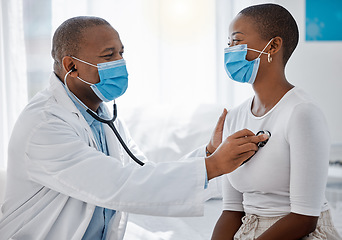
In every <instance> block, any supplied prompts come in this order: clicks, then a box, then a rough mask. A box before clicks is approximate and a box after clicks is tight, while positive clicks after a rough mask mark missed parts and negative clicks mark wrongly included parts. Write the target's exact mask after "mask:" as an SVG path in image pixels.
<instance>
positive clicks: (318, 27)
mask: <svg viewBox="0 0 342 240" xmlns="http://www.w3.org/2000/svg"><path fill="white" fill-rule="evenodd" d="M306 41H342V0H324V1H322V0H306Z"/></svg>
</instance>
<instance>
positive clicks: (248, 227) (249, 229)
mask: <svg viewBox="0 0 342 240" xmlns="http://www.w3.org/2000/svg"><path fill="white" fill-rule="evenodd" d="M281 218H283V216H280V217H260V216H256V215H252V214H247V215H246V216H244V217H243V218H242V225H241V227H240V229H239V230H238V231H237V232H236V234H235V236H234V240H254V239H255V238H257V237H259V236H260V235H261V234H262V233H264V232H265V231H266V230H267V229H268V228H270V227H271V226H272V225H273V224H274V223H275V222H277V221H278V220H279V219H281ZM302 239H303V240H320V239H322V240H323V239H324V240H342V238H341V237H340V235H339V234H338V232H337V230H336V228H335V227H334V224H333V223H332V220H331V216H330V211H329V210H327V211H324V212H322V213H321V215H320V217H319V218H318V222H317V226H316V230H315V231H314V232H312V233H310V234H309V235H308V236H306V237H304V238H302Z"/></svg>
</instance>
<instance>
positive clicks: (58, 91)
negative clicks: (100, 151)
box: [49, 72, 96, 148]
mask: <svg viewBox="0 0 342 240" xmlns="http://www.w3.org/2000/svg"><path fill="white" fill-rule="evenodd" d="M49 91H51V92H52V95H53V96H54V97H55V99H56V101H57V102H58V103H59V104H60V105H61V106H63V107H64V108H65V109H66V110H67V111H69V112H71V113H72V114H74V115H75V117H77V119H78V120H79V121H80V122H81V125H82V126H83V127H84V129H85V130H86V131H87V132H88V134H89V137H90V141H91V142H92V146H94V147H95V148H96V142H95V138H94V135H93V132H92V131H91V129H90V126H89V124H88V122H87V121H86V120H85V118H84V116H83V115H82V113H81V112H80V111H79V110H78V109H77V107H76V105H75V104H74V103H73V101H72V100H71V99H70V97H69V96H68V93H67V92H66V90H65V88H64V84H63V83H62V81H61V80H60V79H59V78H58V77H57V75H56V74H55V73H54V72H53V73H52V74H51V76H50V87H49Z"/></svg>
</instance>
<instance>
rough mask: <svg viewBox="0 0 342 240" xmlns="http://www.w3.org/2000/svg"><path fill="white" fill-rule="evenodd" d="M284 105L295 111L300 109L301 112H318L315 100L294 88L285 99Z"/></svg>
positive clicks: (299, 89) (301, 90)
mask: <svg viewBox="0 0 342 240" xmlns="http://www.w3.org/2000/svg"><path fill="white" fill-rule="evenodd" d="M286 103H287V104H288V105H290V107H291V108H292V109H293V110H295V109H301V111H311V110H317V111H320V108H319V106H318V104H317V102H316V101H315V99H314V98H313V97H312V96H310V95H309V94H308V93H307V92H306V91H304V90H303V89H302V88H299V87H295V88H294V89H293V91H292V93H291V95H290V96H289V98H288V99H287V101H286Z"/></svg>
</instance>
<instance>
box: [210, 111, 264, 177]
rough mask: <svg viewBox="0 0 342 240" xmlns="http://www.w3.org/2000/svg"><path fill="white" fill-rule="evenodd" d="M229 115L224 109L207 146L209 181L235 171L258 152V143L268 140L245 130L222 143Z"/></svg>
mask: <svg viewBox="0 0 342 240" xmlns="http://www.w3.org/2000/svg"><path fill="white" fill-rule="evenodd" d="M227 113H228V112H227V110H226V109H224V110H223V112H222V114H221V116H220V117H219V119H218V121H217V124H216V126H215V129H214V131H213V133H212V136H211V139H210V141H209V143H208V145H207V146H206V151H207V158H206V159H205V163H206V168H207V174H208V180H210V179H212V178H215V177H218V176H220V175H222V174H226V173H230V172H232V171H234V170H235V169H236V168H238V167H239V166H240V165H241V164H242V163H243V162H244V161H245V160H247V159H248V158H250V157H251V156H253V154H254V153H255V152H256V151H257V150H258V147H257V145H256V144H257V143H258V142H261V141H265V140H266V139H267V136H266V135H259V136H255V135H254V133H253V132H251V131H250V130H248V129H243V130H241V131H238V132H236V133H234V134H232V135H230V136H228V137H227V138H226V139H224V140H223V141H222V136H223V127H224V121H225V119H226V116H227Z"/></svg>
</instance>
